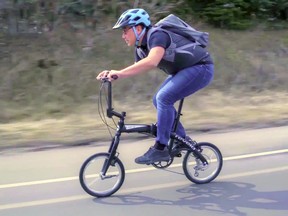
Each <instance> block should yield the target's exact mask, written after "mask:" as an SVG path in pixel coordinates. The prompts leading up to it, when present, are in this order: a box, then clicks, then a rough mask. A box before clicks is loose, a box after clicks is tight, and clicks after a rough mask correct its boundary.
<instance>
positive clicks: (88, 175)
mask: <svg viewBox="0 0 288 216" xmlns="http://www.w3.org/2000/svg"><path fill="white" fill-rule="evenodd" d="M109 156H110V154H109V153H99V154H95V155H92V156H91V157H89V158H88V159H87V160H86V161H85V162H84V163H83V165H82V166H81V169H80V174H79V180H80V184H81V186H82V188H83V189H84V190H85V191H86V192H87V193H88V194H90V195H91V196H94V197H107V196H110V195H112V194H113V193H115V192H116V191H117V190H119V188H120V187H121V186H122V184H123V182H124V178H125V170H124V166H123V164H122V162H121V161H120V159H119V158H117V157H115V158H114V159H113V160H112V162H111V164H110V165H109V168H108V170H107V172H106V174H105V175H103V173H102V168H103V166H104V164H105V163H106V162H107V160H108V158H109Z"/></svg>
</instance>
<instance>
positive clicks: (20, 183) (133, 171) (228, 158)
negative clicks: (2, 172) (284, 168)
mask: <svg viewBox="0 0 288 216" xmlns="http://www.w3.org/2000/svg"><path fill="white" fill-rule="evenodd" d="M282 153H288V149H282V150H276V151H268V152H260V153H254V154H246V155H238V156H232V157H226V158H223V160H224V161H229V160H239V159H244V158H253V157H260V156H267V155H274V154H282ZM181 166H182V164H181V163H180V164H172V165H171V166H170V168H176V167H181ZM153 170H156V168H154V167H147V168H139V169H131V170H125V173H126V174H128V173H140V172H148V171H153ZM74 180H78V176H72V177H65V178H57V179H47V180H39V181H30V182H19V183H13V184H3V185H0V189H5V188H13V187H23V186H30V185H39V184H50V183H57V182H65V181H74Z"/></svg>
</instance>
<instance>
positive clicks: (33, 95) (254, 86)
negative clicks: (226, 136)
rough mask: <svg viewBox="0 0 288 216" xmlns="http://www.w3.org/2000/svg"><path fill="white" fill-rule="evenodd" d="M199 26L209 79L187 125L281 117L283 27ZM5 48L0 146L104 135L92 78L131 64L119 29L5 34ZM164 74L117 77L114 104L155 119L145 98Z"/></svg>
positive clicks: (287, 46)
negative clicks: (206, 38)
mask: <svg viewBox="0 0 288 216" xmlns="http://www.w3.org/2000/svg"><path fill="white" fill-rule="evenodd" d="M203 30H205V31H208V32H210V46H209V50H210V52H211V53H212V55H213V57H214V60H215V79H214V81H213V83H212V84H211V85H210V86H209V87H208V88H207V89H205V90H203V91H201V92H199V93H197V94H195V95H194V96H192V97H191V98H190V99H189V100H187V102H185V109H184V116H185V118H184V119H183V121H184V124H185V125H186V126H187V128H188V129H189V130H192V131H193V130H200V129H207V128H208V129H209V128H212V129H217V128H231V127H241V128H243V127H251V126H253V127H258V126H261V125H262V126H263V125H275V124H276V125H277V124H281V122H282V123H283V122H285V121H287V119H288V113H287V112H288V111H287V105H288V104H287V103H288V102H287V92H288V86H287V83H288V75H287V71H288V65H287V57H288V43H287V35H288V30H279V31H260V30H253V31H227V30H221V29H214V28H210V27H207V26H204V27H203ZM91 39H93V40H94V42H93V44H92V45H91V47H90V48H91V49H90V48H89V49H87V46H86V45H87V43H86V42H87V41H89V40H91ZM4 48H5V47H4ZM5 49H7V50H9V52H10V57H9V58H3V59H1V60H0V69H1V70H0V77H1V78H0V99H1V100H0V106H1V112H0V137H1V142H0V146H7V145H11V146H15V145H21V144H23V143H27V142H31V141H39V140H42V141H43V140H45V141H47V140H51V141H56V142H58V141H61V142H62V141H63V142H65V141H67V142H71V141H75V140H81V139H97V140H100V139H107V137H109V134H108V133H107V132H104V131H105V127H104V126H103V124H102V123H101V121H100V119H99V117H98V115H97V112H98V110H97V104H96V101H95V99H97V98H98V89H99V82H97V81H96V80H95V77H96V75H97V73H98V72H100V71H102V70H104V69H118V68H123V67H125V66H127V65H129V64H132V63H133V49H132V48H127V47H126V45H125V43H124V42H123V41H122V40H121V35H120V34H118V33H115V32H114V31H113V32H112V31H107V32H102V33H99V32H91V31H87V32H78V33H77V32H76V33H71V32H67V31H64V30H61V32H53V33H51V34H47V35H44V36H42V37H40V38H33V40H31V38H13V39H10V40H9V41H7V46H6V48H5ZM42 60H44V61H42ZM39 61H40V62H41V63H43V64H44V65H40V66H39ZM164 78H165V74H164V73H163V72H161V71H158V70H155V71H151V72H149V73H148V74H145V75H139V76H137V77H132V78H129V79H126V80H119V81H116V82H115V85H114V98H115V106H116V107H117V108H118V107H119V109H120V110H126V111H128V120H129V121H132V122H135V121H136V122H138V121H139V122H141V123H152V122H155V121H156V120H155V115H156V114H155V110H154V108H153V107H152V105H151V100H152V96H153V94H154V92H155V90H156V88H157V87H158V86H159V84H160V83H161V82H162V80H163V79H164Z"/></svg>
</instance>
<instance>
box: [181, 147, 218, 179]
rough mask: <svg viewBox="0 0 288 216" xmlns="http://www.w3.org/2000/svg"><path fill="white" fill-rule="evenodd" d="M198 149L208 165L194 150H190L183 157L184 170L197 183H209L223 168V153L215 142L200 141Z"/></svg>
mask: <svg viewBox="0 0 288 216" xmlns="http://www.w3.org/2000/svg"><path fill="white" fill-rule="evenodd" d="M198 149H199V151H200V152H201V154H202V155H203V156H204V157H205V159H206V160H207V162H208V165H206V166H205V165H203V163H202V162H201V161H200V159H197V158H196V157H195V155H194V154H193V152H192V151H188V152H187V153H186V155H185V157H184V159H183V164H182V165H183V171H184V173H185V176H186V177H187V178H188V179H189V180H190V181H192V182H194V183H196V184H205V183H209V182H211V181H213V180H214V179H215V178H216V177H217V176H218V175H219V173H220V171H221V169H222V165H223V158H222V154H221V152H220V150H219V149H218V148H217V147H216V146H215V145H214V144H211V143H207V142H203V143H198Z"/></svg>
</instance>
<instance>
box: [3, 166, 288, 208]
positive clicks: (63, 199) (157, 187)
mask: <svg viewBox="0 0 288 216" xmlns="http://www.w3.org/2000/svg"><path fill="white" fill-rule="evenodd" d="M285 170H288V166H283V167H277V168H271V169H265V170H259V171H250V172H243V173H237V174H231V175H229V174H228V175H224V176H219V177H218V178H217V180H224V179H231V178H239V177H246V176H253V175H260V174H266V173H273V172H281V171H285ZM190 184H191V183H190V182H189V181H187V180H186V181H179V182H171V183H166V184H158V185H149V186H145V187H135V188H126V189H122V190H121V189H120V191H118V192H117V193H118V194H120V195H121V194H122V195H124V194H129V193H135V192H139V191H141V192H143V191H150V190H160V189H165V188H171V187H181V186H185V185H190ZM84 199H91V197H90V196H89V195H77V196H69V197H60V198H55V199H46V200H37V201H30V202H22V203H11V204H5V205H0V210H8V209H16V208H24V207H33V206H41V205H49V204H54V203H63V202H72V201H77V200H84Z"/></svg>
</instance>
